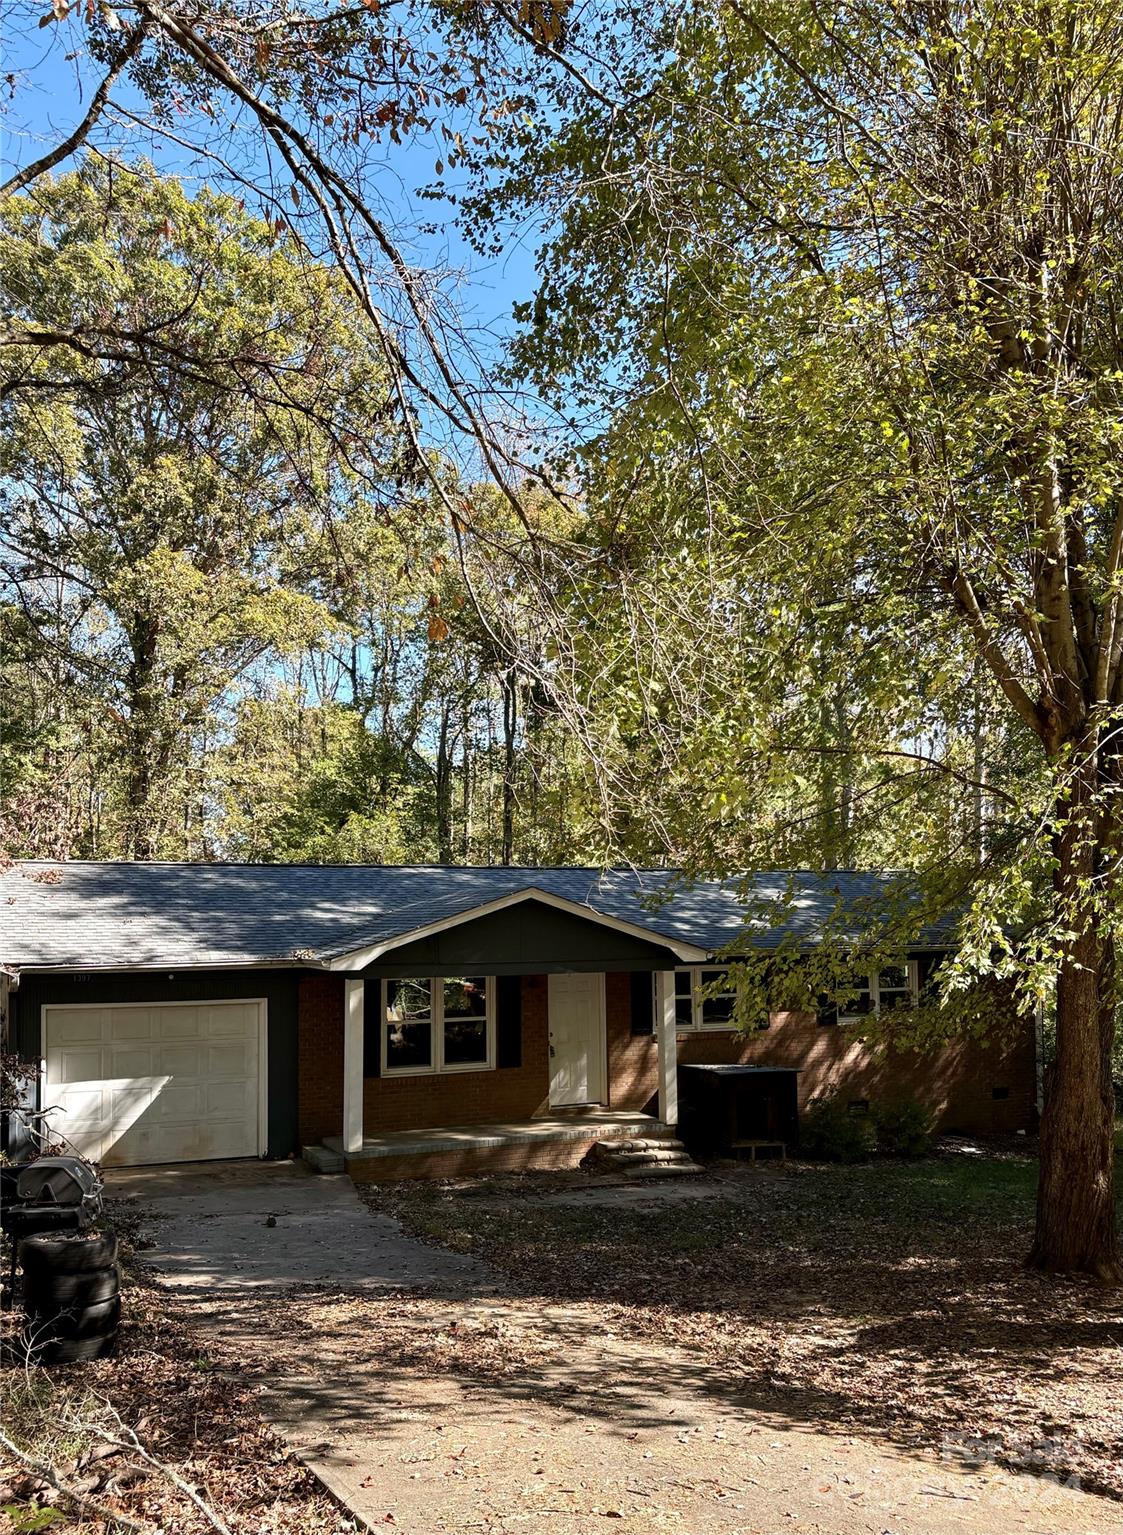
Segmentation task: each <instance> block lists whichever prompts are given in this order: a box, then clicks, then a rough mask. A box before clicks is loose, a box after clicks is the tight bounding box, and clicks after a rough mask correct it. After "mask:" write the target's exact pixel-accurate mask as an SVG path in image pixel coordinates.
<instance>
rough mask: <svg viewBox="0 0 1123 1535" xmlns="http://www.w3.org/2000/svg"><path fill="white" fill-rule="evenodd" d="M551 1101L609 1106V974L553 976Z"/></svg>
mask: <svg viewBox="0 0 1123 1535" xmlns="http://www.w3.org/2000/svg"><path fill="white" fill-rule="evenodd" d="M549 1008H550V1103H551V1105H552V1106H553V1107H555V1108H561V1107H563V1105H567V1104H580V1103H603V1102H604V1051H605V1035H604V976H603V975H601V974H593V975H574V974H564V975H552V976H550V981H549Z"/></svg>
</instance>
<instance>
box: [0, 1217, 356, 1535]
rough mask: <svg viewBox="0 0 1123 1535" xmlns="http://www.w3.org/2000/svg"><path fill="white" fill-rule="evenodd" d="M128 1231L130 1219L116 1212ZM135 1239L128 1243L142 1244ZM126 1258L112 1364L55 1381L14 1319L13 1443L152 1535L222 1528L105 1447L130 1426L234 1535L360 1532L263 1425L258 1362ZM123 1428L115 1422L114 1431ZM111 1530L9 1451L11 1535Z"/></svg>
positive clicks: (0, 1522) (4, 1473)
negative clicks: (229, 1349)
mask: <svg viewBox="0 0 1123 1535" xmlns="http://www.w3.org/2000/svg"><path fill="white" fill-rule="evenodd" d="M115 1215H116V1217H117V1219H118V1220H120V1219H122V1217H123V1212H122V1211H120V1210H119V1209H118V1210H117V1211H116V1212H115ZM131 1234H132V1233H129V1232H128V1231H127V1228H126V1230H125V1231H123V1232H122V1235H131ZM123 1252H124V1253H125V1257H126V1270H125V1276H124V1289H123V1294H122V1299H123V1303H124V1304H123V1322H122V1327H121V1332H120V1347H119V1353H118V1357H117V1358H115V1359H107V1360H99V1361H97V1362H96V1363H93V1364H87V1365H83V1366H70V1367H61V1368H57V1369H53V1370H44V1369H29V1368H28V1367H27V1365H26V1361H25V1359H23V1358H22V1357H21V1354H22V1350H21V1349H20V1324H21V1323H22V1314H21V1313H20V1312H19V1311H18V1309H17V1310H16V1311H9V1312H6V1313H5V1314H4V1317H3V1327H2V1334H3V1346H4V1352H3V1357H2V1362H0V1402H2V1404H3V1411H2V1418H3V1426H4V1430H5V1432H7V1433H8V1434H10V1435H11V1437H12V1438H13V1440H14V1441H15V1442H16V1443H17V1444H18V1445H19V1446H20V1447H21V1448H24V1449H30V1450H31V1451H32V1452H33V1453H34V1454H36V1455H38V1456H41V1457H42V1458H44V1459H47V1460H49V1461H50V1462H51V1463H52V1464H53V1466H54V1468H55V1469H56V1471H57V1472H59V1473H60V1475H61V1478H62V1480H63V1482H64V1483H65V1484H66V1486H67V1487H69V1488H73V1489H76V1490H77V1491H79V1492H80V1493H82V1494H83V1495H85V1496H87V1497H89V1498H90V1499H92V1500H93V1502H94V1503H96V1504H97V1505H98V1506H100V1507H102V1508H107V1509H110V1510H112V1511H113V1512H115V1513H118V1514H120V1515H121V1516H123V1517H124V1518H125V1519H129V1520H132V1521H133V1522H134V1523H136V1524H138V1525H140V1526H141V1527H142V1528H143V1529H145V1530H146V1531H174V1532H175V1535H196V1532H201V1531H213V1529H214V1528H215V1526H214V1525H213V1524H212V1523H211V1521H210V1520H208V1519H207V1518H206V1517H205V1515H204V1514H203V1512H202V1511H201V1510H200V1509H198V1508H197V1507H196V1506H194V1505H193V1503H192V1501H191V1499H190V1498H189V1497H188V1496H186V1495H185V1494H184V1493H183V1492H182V1490H180V1489H178V1488H177V1487H176V1486H175V1485H174V1482H173V1481H172V1480H171V1479H170V1478H169V1476H167V1475H166V1474H164V1473H162V1472H161V1471H159V1470H157V1469H155V1468H154V1467H152V1466H151V1465H149V1464H146V1463H145V1462H144V1461H143V1460H142V1459H141V1458H140V1457H139V1456H137V1455H136V1454H135V1453H133V1452H131V1451H130V1450H128V1449H125V1450H118V1451H116V1452H114V1451H113V1450H112V1447H111V1446H110V1445H109V1444H108V1443H107V1439H106V1437H105V1436H110V1437H117V1438H120V1437H121V1428H120V1424H123V1425H126V1426H127V1428H130V1429H133V1430H134V1431H135V1432H136V1434H137V1436H138V1438H139V1439H140V1441H141V1443H142V1444H143V1446H144V1447H145V1449H146V1450H148V1451H149V1452H150V1453H151V1455H152V1456H153V1457H154V1458H155V1459H156V1460H157V1461H158V1462H159V1463H160V1464H161V1465H162V1466H165V1467H167V1468H169V1469H170V1470H171V1471H172V1472H174V1473H175V1474H176V1475H177V1476H179V1477H180V1478H181V1479H183V1481H185V1482H187V1483H189V1484H190V1485H191V1486H192V1487H194V1488H196V1489H197V1490H198V1492H199V1494H200V1495H201V1497H202V1498H203V1499H204V1500H205V1501H206V1503H207V1504H208V1505H209V1506H210V1507H211V1508H212V1509H213V1510H214V1512H215V1513H216V1514H217V1515H218V1517H219V1518H220V1520H221V1521H222V1522H223V1523H225V1524H226V1525H227V1526H228V1528H229V1529H230V1530H231V1531H232V1532H233V1535H336V1532H340V1535H342V1532H345V1531H352V1530H353V1529H354V1528H355V1526H354V1524H353V1523H352V1522H351V1520H350V1519H349V1518H347V1517H345V1516H344V1515H343V1514H341V1512H340V1510H339V1508H338V1506H337V1505H336V1504H335V1503H334V1502H333V1501H332V1500H331V1499H330V1498H329V1497H328V1496H327V1495H326V1494H325V1493H324V1491H323V1489H322V1487H321V1486H320V1484H319V1482H318V1481H317V1480H316V1479H315V1478H314V1477H313V1476H312V1475H311V1474H310V1473H309V1472H308V1471H307V1470H306V1469H305V1468H304V1466H303V1465H301V1463H300V1462H299V1461H298V1460H297V1459H296V1458H295V1456H293V1455H292V1454H291V1453H290V1452H289V1451H288V1449H287V1448H286V1447H285V1445H284V1444H283V1443H282V1442H281V1440H280V1439H279V1438H278V1437H277V1436H276V1435H275V1434H274V1433H273V1432H272V1431H271V1430H270V1429H269V1428H268V1427H267V1426H266V1424H265V1422H264V1421H263V1419H262V1417H261V1415H260V1412H259V1410H258V1406H257V1404H256V1400H255V1396H256V1393H255V1388H254V1383H253V1370H252V1361H249V1360H246V1361H242V1360H239V1359H237V1358H236V1357H234V1356H233V1355H231V1354H230V1353H226V1354H225V1355H222V1356H220V1355H218V1354H217V1352H216V1351H215V1350H214V1349H213V1348H211V1346H210V1342H209V1340H208V1339H207V1338H206V1337H205V1336H204V1335H203V1334H202V1333H201V1331H200V1330H199V1328H198V1327H196V1326H193V1325H191V1324H190V1322H189V1321H188V1320H187V1319H186V1317H185V1314H184V1311H183V1308H182V1307H181V1305H180V1304H179V1303H178V1300H177V1298H176V1297H175V1296H174V1295H171V1294H169V1293H168V1292H167V1291H164V1290H162V1289H160V1288H159V1287H158V1286H157V1285H155V1284H154V1283H152V1282H151V1280H150V1279H149V1277H148V1276H147V1275H146V1273H145V1271H144V1266H143V1263H142V1262H138V1261H137V1260H136V1259H135V1257H134V1256H133V1254H132V1252H131V1247H130V1244H128V1243H125V1244H124V1245H123ZM118 1419H119V1420H120V1424H118V1422H117V1420H118ZM78 1527H81V1528H83V1529H101V1528H105V1525H104V1524H103V1523H102V1522H101V1521H100V1520H98V1519H97V1518H95V1517H93V1516H92V1515H91V1514H89V1512H87V1514H86V1516H85V1519H84V1521H83V1519H82V1518H81V1517H80V1511H78V1510H76V1508H75V1505H74V1503H73V1501H72V1500H71V1499H69V1498H68V1497H66V1496H62V1495H60V1494H59V1493H58V1491H57V1490H55V1489H54V1488H52V1487H51V1486H50V1484H49V1482H47V1481H45V1480H44V1479H43V1478H42V1477H40V1476H38V1475H36V1474H35V1473H34V1472H32V1471H29V1470H28V1468H27V1467H26V1466H24V1465H21V1464H20V1463H18V1462H16V1461H14V1460H13V1459H12V1458H11V1457H10V1456H5V1454H4V1452H3V1449H2V1448H0V1532H4V1531H8V1530H11V1531H13V1532H15V1531H18V1532H23V1531H32V1530H39V1529H44V1530H45V1529H52V1530H59V1531H65V1530H66V1529H69V1528H78Z"/></svg>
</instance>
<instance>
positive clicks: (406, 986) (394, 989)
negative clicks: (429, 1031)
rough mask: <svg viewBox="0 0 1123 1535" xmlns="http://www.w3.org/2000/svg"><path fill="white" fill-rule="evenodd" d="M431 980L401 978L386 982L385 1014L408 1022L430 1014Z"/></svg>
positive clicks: (431, 1005)
mask: <svg viewBox="0 0 1123 1535" xmlns="http://www.w3.org/2000/svg"><path fill="white" fill-rule="evenodd" d="M432 988H433V983H432V981H426V980H417V979H410V980H401V981H387V983H386V1016H387V1017H388V1018H393V1019H400V1020H401V1021H402V1022H408V1020H409V1019H411V1018H429V1017H431V1016H432V1007H433V998H432Z"/></svg>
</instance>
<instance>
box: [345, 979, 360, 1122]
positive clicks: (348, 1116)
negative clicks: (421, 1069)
mask: <svg viewBox="0 0 1123 1535" xmlns="http://www.w3.org/2000/svg"><path fill="white" fill-rule="evenodd" d="M343 993H344V994H343V1150H344V1151H345V1152H347V1151H361V1150H362V1149H363V982H362V980H356V979H354V978H353V977H351V976H348V977H347V980H346V981H345V982H344V986H343Z"/></svg>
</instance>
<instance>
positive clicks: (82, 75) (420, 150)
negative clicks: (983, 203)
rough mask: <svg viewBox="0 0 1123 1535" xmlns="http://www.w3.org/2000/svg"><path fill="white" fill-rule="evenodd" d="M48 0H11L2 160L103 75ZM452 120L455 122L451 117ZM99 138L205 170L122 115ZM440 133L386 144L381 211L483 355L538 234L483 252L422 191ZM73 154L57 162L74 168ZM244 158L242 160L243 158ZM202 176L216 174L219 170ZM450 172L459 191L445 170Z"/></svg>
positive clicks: (33, 143) (513, 299) (163, 164)
mask: <svg viewBox="0 0 1123 1535" xmlns="http://www.w3.org/2000/svg"><path fill="white" fill-rule="evenodd" d="M49 14H50V11H49V5H48V3H47V0H12V3H11V4H10V5H9V6H7V7H6V8H5V20H4V23H3V37H2V39H0V46H2V48H3V71H4V74H5V75H6V76H7V79H8V82H9V84H10V94H7V96H6V100H5V103H4V106H5V110H4V115H3V119H2V122H3V159H4V164H5V168H6V170H7V169H10V168H12V167H13V166H15V165H20V164H23V163H26V162H27V161H28V160H30V159H33V158H35V156H36V155H37V154H40V153H42V152H43V149H44V148H46V147H47V146H49V145H52V144H54V143H56V142H58V140H59V139H60V138H62V137H64V136H65V135H66V134H67V133H68V132H69V131H70V130H71V129H72V128H73V127H74V126H75V125H76V124H77V123H78V122H79V121H80V120H81V118H82V116H83V115H84V113H85V111H86V107H87V104H88V101H89V96H90V93H91V91H92V89H93V87H94V85H95V84H96V82H97V80H98V79H99V78H100V73H101V71H100V68H99V66H97V65H96V64H95V63H92V62H91V61H89V60H88V59H87V58H86V51H85V42H86V28H85V24H84V23H83V22H82V21H81V20H80V19H79V14H80V13H79V12H76V13H75V15H73V16H70V17H67V18H66V19H64V20H62V21H58V22H53V23H51V24H49V25H46V26H40V25H39V21H40V18H42V17H43V16H46V15H49ZM113 99H114V100H115V101H117V102H119V103H120V104H121V105H123V106H124V107H126V108H136V110H137V111H138V113H140V112H141V110H142V109H143V106H144V104H143V103H142V102H141V100H140V99H139V98H138V96H137V94H136V93H135V92H134V91H133V90H131V89H130V88H129V87H128V86H127V85H120V84H119V85H118V87H117V89H116V90H115V91H114V95H113ZM454 126H455V125H454ZM93 142H94V143H98V142H100V143H102V144H104V145H105V146H106V147H112V148H113V150H114V151H115V153H117V154H118V155H122V156H125V157H147V158H149V159H151V160H153V161H154V163H156V164H157V165H158V166H159V167H160V168H161V169H164V170H167V171H169V172H174V173H175V174H178V175H180V176H182V177H183V179H184V180H185V181H186V182H187V183H188V184H189V185H190V184H191V183H192V182H193V181H201V180H202V179H204V177H205V169H204V168H202V167H200V166H198V165H197V164H193V163H192V160H191V158H190V156H189V155H188V154H187V153H186V151H185V150H184V149H182V148H181V147H179V146H177V145H176V144H174V143H172V142H171V141H170V140H168V139H163V140H160V139H156V138H154V137H152V136H150V135H148V134H145V133H143V132H141V131H140V130H138V129H136V128H134V129H133V130H132V131H131V133H129V132H127V131H126V129H125V128H124V127H123V126H122V124H121V123H117V124H109V123H106V124H105V125H104V126H102V127H101V128H99V130H98V132H97V133H96V134H95V135H94V138H93ZM443 148H444V146H443V144H442V143H441V142H439V141H437V140H436V139H432V140H430V141H428V142H426V141H413V142H408V143H406V144H403V145H402V146H400V147H398V146H394V145H392V144H390V143H388V142H387V143H386V144H385V145H384V146H382V150H384V153H383V152H381V151H380V160H379V163H378V165H377V174H376V177H375V178H374V179H375V190H376V192H377V195H378V196H379V198H380V212H381V215H382V217H383V218H384V220H385V222H386V223H387V225H388V227H390V228H391V230H392V232H393V234H394V237H395V238H396V239H397V240H398V241H399V242H400V244H401V245H402V246H403V248H404V249H405V251H406V252H407V254H408V257H409V259H410V260H411V261H412V262H413V263H414V264H416V265H419V266H423V267H426V268H433V267H437V268H447V269H450V273H451V274H456V275H455V276H452V275H450V284H451V285H452V286H453V287H454V288H455V291H456V298H457V304H458V307H459V308H460V309H461V311H462V312H463V313H464V315H465V317H466V320H467V322H468V324H469V325H470V326H471V328H472V330H473V339H474V341H475V343H476V344H477V345H478V346H479V347H480V350H481V352H482V354H483V355H484V356H485V357H487V356H488V355H489V354H491V355H494V353H496V352H498V351H499V350H500V349H501V346H502V340H503V338H504V336H506V335H507V334H509V332H510V329H511V311H512V306H513V305H514V304H516V303H517V302H519V301H520V300H521V299H525V298H527V297H529V296H530V294H531V292H532V291H533V286H534V257H533V248H534V244H535V239H534V235H533V231H532V232H530V234H529V235H525V234H524V235H515V234H512V235H511V237H510V239H509V240H508V241H507V242H505V247H504V250H503V252H502V254H501V255H500V256H499V257H498V258H493V259H487V260H485V259H483V258H481V257H479V256H477V255H476V254H475V253H474V252H473V251H472V250H471V249H470V247H469V246H468V245H467V243H466V242H465V241H464V239H463V238H462V237H461V235H460V232H459V230H458V229H457V228H456V227H455V223H454V217H455V209H454V208H453V206H452V204H451V203H449V202H448V201H439V200H438V201H434V200H432V199H430V198H422V197H419V196H418V188H420V187H424V186H426V185H430V184H432V183H433V182H434V180H435V169H434V167H435V163H436V161H437V159H438V157H440V156H441V155H442V153H443ZM74 163H75V162H74V161H73V160H71V161H69V162H67V164H66V165H65V166H64V167H60V169H69V168H71V167H72V166H73V164H74ZM242 163H243V164H245V163H246V162H245V160H244V159H243V162H242ZM206 179H210V180H211V181H212V183H213V182H214V180H215V177H214V176H213V174H212V175H211V176H210V177H207V178H206ZM445 181H446V182H447V183H448V184H449V186H450V189H452V190H455V182H454V179H453V177H452V176H451V175H449V174H447V173H446V176H445Z"/></svg>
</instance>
